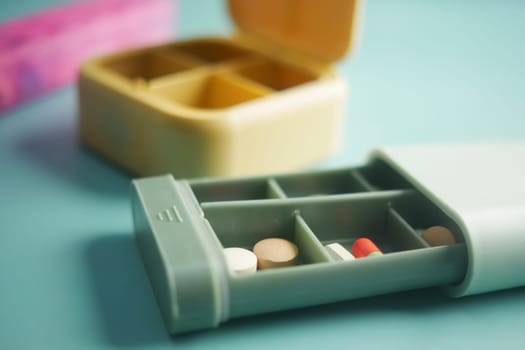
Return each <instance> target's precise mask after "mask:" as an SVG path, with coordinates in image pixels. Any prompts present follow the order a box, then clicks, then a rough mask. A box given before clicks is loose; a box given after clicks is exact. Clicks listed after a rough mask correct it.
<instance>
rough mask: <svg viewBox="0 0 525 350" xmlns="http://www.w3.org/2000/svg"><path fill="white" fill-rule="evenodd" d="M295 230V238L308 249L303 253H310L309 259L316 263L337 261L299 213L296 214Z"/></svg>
mask: <svg viewBox="0 0 525 350" xmlns="http://www.w3.org/2000/svg"><path fill="white" fill-rule="evenodd" d="M295 230H296V232H295V240H296V242H297V243H299V244H300V245H301V246H302V247H305V248H306V249H307V251H306V252H303V253H302V254H303V256H304V255H308V256H307V258H308V260H309V261H312V262H316V263H319V262H333V261H335V260H334V259H333V258H332V257H331V256H330V254H329V253H328V251H327V250H326V248H325V247H324V246H323V244H322V243H321V241H320V240H319V239H318V238H317V236H316V235H315V234H314V232H313V231H312V229H311V228H310V226H308V224H307V223H306V221H305V220H304V219H303V217H302V216H301V215H300V214H299V213H296V214H295ZM300 254H301V253H300Z"/></svg>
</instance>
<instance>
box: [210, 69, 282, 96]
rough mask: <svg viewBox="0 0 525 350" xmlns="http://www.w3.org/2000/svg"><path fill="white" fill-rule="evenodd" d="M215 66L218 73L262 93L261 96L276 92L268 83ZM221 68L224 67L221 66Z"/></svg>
mask: <svg viewBox="0 0 525 350" xmlns="http://www.w3.org/2000/svg"><path fill="white" fill-rule="evenodd" d="M215 68H216V69H218V71H217V73H216V74H217V75H218V76H221V77H223V78H225V79H228V80H229V81H231V82H233V83H235V84H236V85H237V86H243V87H244V88H246V89H249V90H252V91H253V92H255V93H257V94H258V95H261V96H263V95H269V94H272V93H274V92H275V90H274V89H272V88H270V87H268V86H266V85H263V84H259V83H258V82H256V81H254V80H251V79H248V78H246V77H243V76H242V75H239V74H237V73H235V72H234V71H229V70H228V71H224V70H223V71H221V70H220V68H219V67H215ZM221 68H224V67H221Z"/></svg>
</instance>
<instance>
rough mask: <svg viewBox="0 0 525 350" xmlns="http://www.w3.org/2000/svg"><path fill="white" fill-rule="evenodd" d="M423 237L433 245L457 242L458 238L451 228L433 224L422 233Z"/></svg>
mask: <svg viewBox="0 0 525 350" xmlns="http://www.w3.org/2000/svg"><path fill="white" fill-rule="evenodd" d="M421 237H422V238H423V239H424V240H425V241H427V243H428V244H430V245H431V246H432V247H436V246H440V245H451V244H455V243H456V239H455V238H454V235H453V234H452V232H450V230H449V229H448V228H446V227H443V226H432V227H429V228H427V229H426V230H425V231H423V233H422V234H421Z"/></svg>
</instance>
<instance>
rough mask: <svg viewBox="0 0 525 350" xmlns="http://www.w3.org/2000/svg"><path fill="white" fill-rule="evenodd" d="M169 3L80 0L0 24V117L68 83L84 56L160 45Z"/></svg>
mask: <svg viewBox="0 0 525 350" xmlns="http://www.w3.org/2000/svg"><path fill="white" fill-rule="evenodd" d="M174 3H175V2H174V1H170V0H91V1H81V2H73V3H70V4H66V5H61V6H56V7H53V8H50V9H47V10H44V11H41V12H38V13H35V14H31V15H28V16H25V17H20V18H16V19H12V20H9V21H6V22H4V23H2V24H0V52H1V55H0V113H2V112H4V111H6V110H8V109H10V108H12V107H14V106H16V105H18V104H20V103H22V102H24V101H27V100H29V99H31V98H33V97H36V96H39V95H41V94H42V93H44V92H47V91H49V90H52V89H55V88H57V87H60V86H62V85H64V84H66V83H69V82H72V81H73V80H74V79H75V77H76V75H77V71H78V67H79V65H80V64H81V62H82V61H84V60H85V59H86V58H87V57H90V56H93V55H99V54H101V53H107V52H111V51H114V50H117V49H123V48H129V47H136V46H142V45H145V44H151V43H157V42H160V41H164V40H166V39H167V38H168V37H169V36H170V33H171V28H172V27H173V23H174V13H175V7H174ZM145 28H147V29H145Z"/></svg>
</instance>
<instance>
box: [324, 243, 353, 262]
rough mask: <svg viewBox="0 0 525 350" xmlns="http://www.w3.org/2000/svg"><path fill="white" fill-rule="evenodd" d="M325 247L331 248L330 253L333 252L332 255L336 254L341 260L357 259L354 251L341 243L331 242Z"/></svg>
mask: <svg viewBox="0 0 525 350" xmlns="http://www.w3.org/2000/svg"><path fill="white" fill-rule="evenodd" d="M325 247H326V249H328V250H329V252H330V253H333V254H332V255H335V256H336V257H338V258H340V259H341V260H344V261H348V260H355V257H354V256H353V255H352V253H350V252H349V251H348V250H346V248H345V247H343V246H342V245H340V244H339V243H330V244H327V245H326V246H325Z"/></svg>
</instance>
